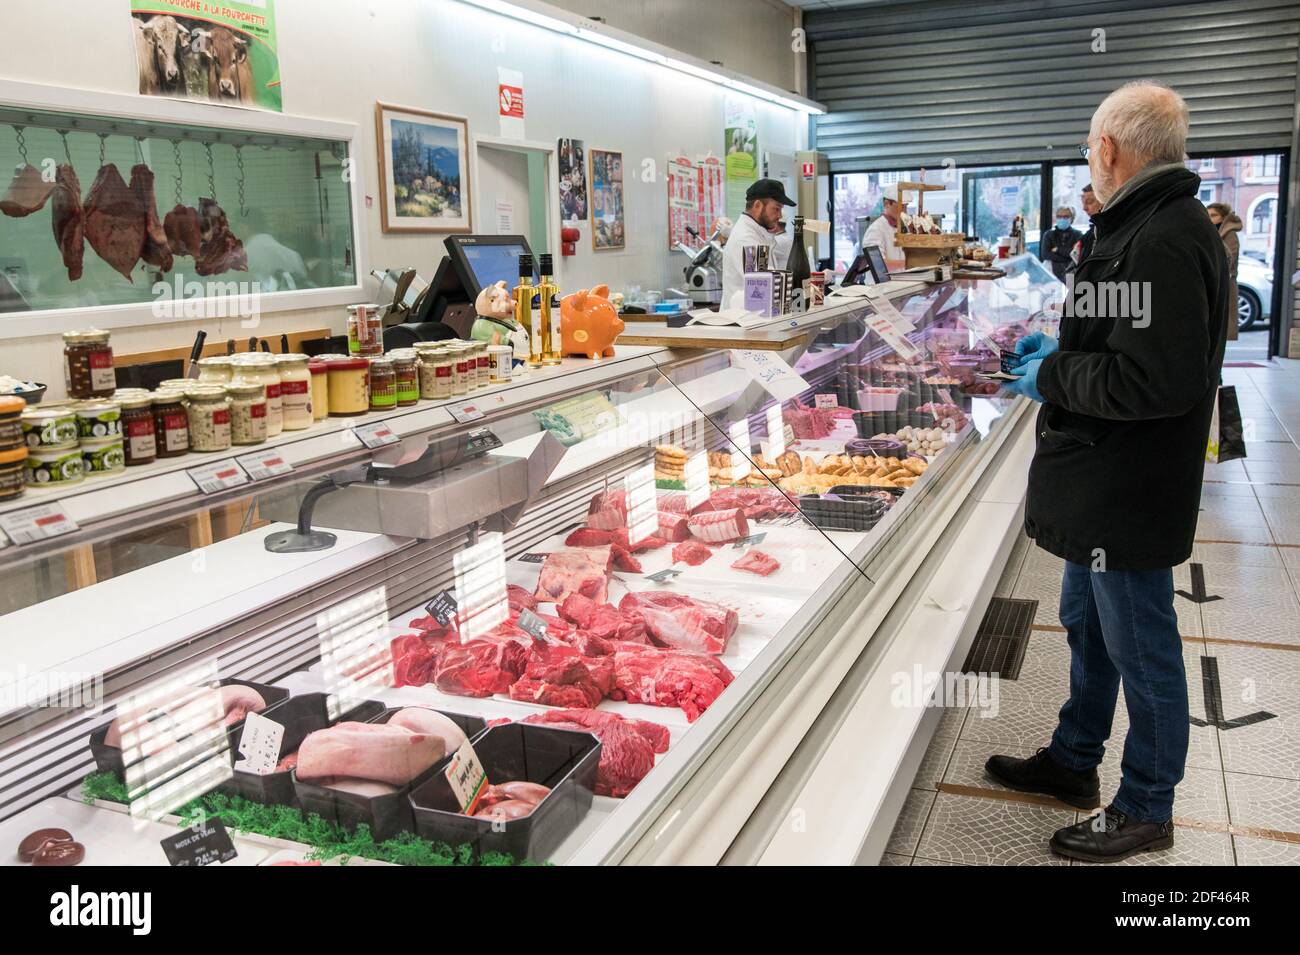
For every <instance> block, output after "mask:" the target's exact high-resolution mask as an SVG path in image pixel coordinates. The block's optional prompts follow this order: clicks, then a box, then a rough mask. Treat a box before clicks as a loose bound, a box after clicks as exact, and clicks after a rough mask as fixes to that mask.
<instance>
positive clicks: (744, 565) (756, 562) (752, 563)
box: [731, 550, 781, 577]
mask: <svg viewBox="0 0 1300 955" xmlns="http://www.w3.org/2000/svg"><path fill="white" fill-rule="evenodd" d="M731 567H732V569H733V570H747V571H749V572H750V573H751V574H758V575H759V576H760V577H767V576H769V575H771V574H774V573H776V572H777V571H778V570H780V569H781V562H780V561H779V560H777V559H776V558H775V557H773V556H772V555H771V554H765V553H763V552H762V551H761V550H751V551H750V552H749V553H747V554H746V555H745V556H744V557H742V558H740V560H738V561H736V562H735V563H734V564H732V565H731Z"/></svg>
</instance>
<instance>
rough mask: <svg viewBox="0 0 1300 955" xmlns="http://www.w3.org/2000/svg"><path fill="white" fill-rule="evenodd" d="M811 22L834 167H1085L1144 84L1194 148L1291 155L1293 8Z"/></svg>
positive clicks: (1163, 1) (883, 12)
mask: <svg viewBox="0 0 1300 955" xmlns="http://www.w3.org/2000/svg"><path fill="white" fill-rule="evenodd" d="M804 27H805V29H806V30H807V32H808V42H809V53H810V59H809V63H810V66H809V71H810V78H811V82H812V85H813V90H812V93H811V95H812V97H813V98H814V99H817V100H820V101H821V102H823V103H825V104H826V106H827V107H828V109H829V111H830V112H829V113H828V115H825V116H819V117H817V118H816V140H817V148H818V149H819V150H821V151H823V152H825V153H826V154H827V155H828V156H829V157H830V162H831V169H832V170H833V171H839V172H844V171H851V170H864V169H907V168H916V167H918V166H926V167H927V168H936V167H939V166H940V165H941V164H942V162H943V160H944V159H946V158H951V159H953V160H954V161H955V162H956V164H957V165H959V166H961V165H980V164H990V163H1006V162H1037V161H1043V160H1052V159H1062V160H1067V159H1068V160H1076V159H1078V153H1077V151H1076V149H1075V147H1076V146H1077V145H1078V144H1079V143H1080V142H1082V141H1083V140H1084V138H1085V137H1086V136H1087V130H1088V122H1089V119H1090V118H1091V116H1092V112H1093V110H1094V109H1096V107H1097V104H1098V103H1099V102H1100V101H1101V99H1102V98H1103V97H1104V96H1105V95H1106V94H1107V93H1109V92H1110V91H1111V90H1113V89H1114V88H1115V87H1117V86H1119V85H1120V84H1122V83H1125V82H1128V81H1130V80H1138V79H1155V80H1158V81H1160V82H1163V83H1167V84H1169V85H1170V86H1172V87H1174V89H1176V90H1178V92H1179V93H1181V94H1182V95H1183V97H1184V98H1185V99H1186V100H1187V103H1188V105H1189V107H1190V108H1191V111H1192V128H1191V140H1190V142H1189V144H1188V148H1189V150H1191V151H1202V150H1204V151H1209V150H1223V149H1231V150H1235V151H1240V152H1249V151H1252V150H1264V149H1279V148H1287V147H1289V146H1290V145H1291V137H1292V123H1293V122H1294V115H1295V109H1296V46H1297V36H1298V35H1300V3H1297V2H1296V0H1206V2H1186V0H1183V2H1178V3H1174V2H1167V0H1127V2H1124V3H1115V2H1109V0H1105V2H1085V0H1003V2H994V3H985V4H980V5H973V4H970V3H969V2H966V0H934V2H928V3H924V4H916V3H898V4H883V5H881V4H874V5H869V6H863V7H854V8H850V9H847V10H837V11H811V10H810V11H806V12H805V15H804ZM1096 30H1104V31H1105V35H1104V40H1105V52H1093V51H1092V47H1093V45H1094V31H1096Z"/></svg>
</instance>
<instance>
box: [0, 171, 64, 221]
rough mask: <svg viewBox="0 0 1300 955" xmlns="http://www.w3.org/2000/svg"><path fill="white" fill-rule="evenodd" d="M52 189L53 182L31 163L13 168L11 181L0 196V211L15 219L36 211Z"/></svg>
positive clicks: (42, 204)
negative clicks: (47, 179)
mask: <svg viewBox="0 0 1300 955" xmlns="http://www.w3.org/2000/svg"><path fill="white" fill-rule="evenodd" d="M53 191H54V183H52V182H48V181H46V179H45V177H44V176H42V175H41V171H40V170H39V169H37V168H36V167H35V166H33V165H32V164H31V163H27V164H25V165H22V166H19V167H18V168H17V169H15V170H14V178H13V182H11V183H9V188H8V189H6V190H5V194H4V195H3V196H0V212H3V213H4V214H5V215H7V216H12V217H13V218H15V219H21V218H23V217H24V216H29V215H31V214H32V213H33V212H38V211H40V209H41V208H42V207H43V206H44V205H45V201H46V200H47V199H49V198H50V193H52V192H53Z"/></svg>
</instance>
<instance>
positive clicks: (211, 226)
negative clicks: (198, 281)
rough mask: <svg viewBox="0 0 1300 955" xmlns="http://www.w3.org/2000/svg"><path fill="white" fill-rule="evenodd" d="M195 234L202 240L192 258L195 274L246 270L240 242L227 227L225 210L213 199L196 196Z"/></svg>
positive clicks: (216, 273)
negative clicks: (198, 198) (196, 217)
mask: <svg viewBox="0 0 1300 955" xmlns="http://www.w3.org/2000/svg"><path fill="white" fill-rule="evenodd" d="M199 235H200V236H202V243H201V244H200V245H199V254H198V255H197V256H195V262H194V269H195V271H197V272H198V273H199V275H220V274H221V273H222V272H247V271H248V255H247V253H245V252H244V244H243V243H242V242H240V241H239V240H238V239H237V238H235V234H234V233H233V232H231V231H230V222H229V221H228V220H227V219H226V213H225V211H224V210H223V209H222V208H221V206H219V205H217V200H215V199H200V200H199Z"/></svg>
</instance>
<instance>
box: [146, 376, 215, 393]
mask: <svg viewBox="0 0 1300 955" xmlns="http://www.w3.org/2000/svg"><path fill="white" fill-rule="evenodd" d="M197 384H209V385H211V384H215V382H211V381H209V382H199V381H197V380H195V379H194V378H164V379H163V380H162V381H160V382H158V388H157V389H156V390H157V391H174V392H176V393H177V394H179V395H181V396H182V397H184V395H185V392H187V391H189V390H190V389H191V388H193V387H194V386H195V385H197Z"/></svg>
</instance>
